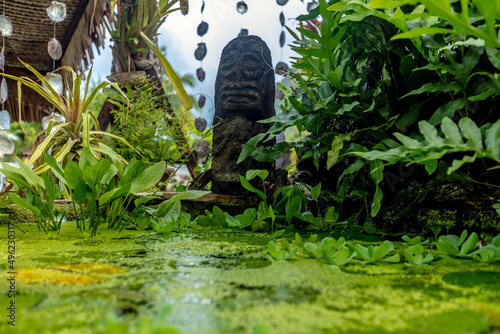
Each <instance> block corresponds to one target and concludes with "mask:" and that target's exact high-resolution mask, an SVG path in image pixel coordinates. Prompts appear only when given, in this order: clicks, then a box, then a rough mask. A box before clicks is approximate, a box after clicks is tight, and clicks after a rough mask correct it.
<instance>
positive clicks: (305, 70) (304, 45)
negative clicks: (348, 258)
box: [239, 0, 500, 220]
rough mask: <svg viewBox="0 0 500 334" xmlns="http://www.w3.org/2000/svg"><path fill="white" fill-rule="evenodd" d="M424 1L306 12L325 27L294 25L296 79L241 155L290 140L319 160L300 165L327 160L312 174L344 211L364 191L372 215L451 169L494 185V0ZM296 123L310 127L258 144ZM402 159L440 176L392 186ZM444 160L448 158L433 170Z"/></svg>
mask: <svg viewBox="0 0 500 334" xmlns="http://www.w3.org/2000/svg"><path fill="white" fill-rule="evenodd" d="M421 3H422V4H416V1H368V0H341V1H339V0H331V1H329V2H328V3H327V2H326V1H325V0H320V1H319V6H318V7H317V8H316V9H314V10H312V11H311V12H310V13H309V14H308V15H303V16H300V17H299V18H298V19H299V20H300V21H306V20H311V19H315V18H318V17H321V19H322V22H321V26H320V28H319V32H318V33H316V32H314V31H311V30H308V29H305V28H302V27H301V28H298V29H297V30H298V34H296V33H295V32H293V31H291V30H289V31H290V33H291V34H292V35H293V36H294V37H295V39H296V41H295V42H294V45H295V47H294V48H293V50H294V51H296V52H297V53H298V55H299V56H300V57H299V58H297V62H296V63H295V64H294V65H293V67H294V70H293V71H290V72H289V75H290V76H291V77H292V78H293V80H294V81H296V82H297V84H298V88H297V89H295V90H293V91H287V90H286V89H284V87H283V86H281V88H282V89H283V90H284V94H285V102H284V104H283V105H282V106H281V109H282V111H283V112H282V113H281V114H277V115H276V116H274V117H272V118H270V119H268V120H265V121H264V122H266V123H274V124H273V126H272V127H271V128H270V130H269V131H268V132H267V133H265V134H259V135H257V136H256V137H254V138H252V139H251V140H250V141H249V142H248V143H247V144H246V145H245V147H244V148H243V150H242V153H241V155H240V159H239V161H242V160H244V159H246V158H247V157H249V156H251V157H253V158H254V159H256V160H260V161H272V160H274V159H277V158H279V157H281V156H282V155H283V154H285V153H286V152H287V151H288V150H289V149H295V151H296V152H297V153H299V155H301V159H302V160H303V161H307V160H311V162H312V163H309V164H306V163H303V165H305V166H307V167H308V168H316V169H318V170H319V171H320V172H319V173H314V174H315V175H318V177H316V178H315V179H314V178H313V181H315V182H316V183H317V182H320V181H321V182H322V184H323V188H324V190H326V191H331V192H333V196H332V197H333V198H334V199H335V201H337V202H338V204H337V205H338V206H339V207H340V209H341V210H337V211H338V212H341V213H342V202H343V201H344V200H345V198H353V197H357V198H361V199H362V202H364V203H365V208H366V212H367V213H369V216H371V217H375V216H376V215H377V214H378V213H379V211H380V210H381V208H382V199H383V197H384V195H385V196H388V195H390V199H389V201H388V202H393V203H395V204H394V207H396V208H397V210H399V211H401V212H403V211H405V210H407V208H406V205H412V204H414V203H417V202H422V200H423V199H424V197H425V196H427V195H429V191H432V190H433V189H438V187H439V186H440V185H442V182H443V181H444V182H446V181H447V180H453V178H451V177H450V178H448V179H446V178H445V177H444V178H443V175H444V176H446V174H456V173H457V172H468V174H469V175H468V176H467V177H466V178H464V179H463V180H465V181H467V182H481V183H485V184H491V185H497V186H498V178H497V177H495V176H494V171H493V170H492V169H493V168H497V167H498V163H499V158H500V151H499V150H500V145H499V144H498V143H499V142H498V140H499V139H498V138H499V135H498V134H499V124H500V123H498V122H497V120H498V114H496V113H494V112H492V111H493V110H494V108H495V107H496V104H497V103H498V102H497V101H498V93H499V92H500V90H499V87H500V86H499V85H498V82H499V81H498V75H499V73H500V71H499V69H500V52H499V51H498V49H499V47H500V45H499V43H498V40H497V37H496V36H497V33H498V28H497V27H496V26H495V19H496V15H497V14H496V13H497V9H496V7H495V6H496V2H487V1H474V2H470V1H467V0H461V1H452V2H450V1H447V0H444V1H436V0H423V1H421ZM378 8H382V9H378ZM450 26H451V27H453V29H450ZM289 127H297V128H298V129H299V131H302V132H305V131H307V132H309V133H311V135H310V136H307V137H305V138H303V139H301V140H299V141H296V142H283V143H278V144H276V145H274V146H270V147H263V146H259V143H261V142H265V141H267V140H269V139H272V138H274V137H276V136H277V135H278V134H280V133H282V132H283V131H284V130H285V129H287V128H289ZM393 132H398V134H397V135H396V137H397V139H399V141H400V142H401V143H398V142H396V141H395V140H394V139H393V136H392V133H393ZM476 160H481V161H478V163H475V164H472V166H470V167H469V168H468V169H467V170H465V169H464V168H462V165H463V164H465V163H468V164H469V165H471V163H472V162H474V161H476ZM396 162H402V163H403V166H406V164H407V163H411V162H418V163H422V164H425V167H426V169H427V172H428V173H429V174H432V173H433V172H434V171H436V170H439V171H440V174H439V177H441V180H440V181H441V182H434V181H435V180H436V179H437V177H438V175H437V173H434V174H432V175H431V176H430V177H428V176H426V175H425V172H424V173H421V175H418V177H419V178H420V179H421V180H422V182H421V183H419V184H418V185H410V184H408V183H409V182H411V181H407V183H406V184H404V186H406V187H407V188H406V190H398V191H399V192H397V191H396V190H395V189H391V188H393V184H391V181H390V179H389V177H388V175H391V174H390V173H391V172H393V171H394V170H397V168H398V167H397V166H396V165H394V164H395V163H396ZM439 162H443V163H444V164H443V168H441V167H440V168H439V169H437V166H438V165H439ZM393 165H394V166H393ZM313 166H315V167H313ZM299 169H300V168H299ZM442 172H444V173H442ZM397 177H398V178H397V179H396V180H398V181H401V180H403V181H404V180H405V178H404V177H400V176H399V174H398V176H397ZM412 178H416V175H413V177H412ZM472 178H474V179H472ZM458 179H459V178H457V177H454V180H458ZM463 180H462V181H463ZM447 182H452V181H447ZM400 188H402V187H400ZM389 190H391V192H389ZM436 191H437V190H436ZM396 193H397V194H398V196H397V199H398V200H397V201H392V200H391V199H394V198H396ZM401 193H402V195H401V196H399V194H401ZM393 203H390V205H392V204H393ZM402 203H403V204H404V205H402ZM390 205H388V206H386V207H384V208H383V211H387V210H389V209H390V208H391V207H390ZM358 215H359V213H358V214H357V216H358ZM342 218H343V219H345V218H346V217H344V216H343V217H342ZM367 220H370V217H368V218H367Z"/></svg>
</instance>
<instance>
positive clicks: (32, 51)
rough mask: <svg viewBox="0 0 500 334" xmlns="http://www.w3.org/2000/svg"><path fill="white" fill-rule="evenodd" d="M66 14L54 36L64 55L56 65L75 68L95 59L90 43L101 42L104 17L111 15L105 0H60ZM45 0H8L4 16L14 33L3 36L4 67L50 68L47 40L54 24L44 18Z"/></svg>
mask: <svg viewBox="0 0 500 334" xmlns="http://www.w3.org/2000/svg"><path fill="white" fill-rule="evenodd" d="M59 2H63V3H65V4H66V9H67V17H66V20H64V21H63V22H61V23H57V24H56V38H57V39H58V40H59V41H60V42H61V44H62V47H63V58H62V59H60V60H58V61H56V68H57V67H59V66H61V65H69V66H71V67H73V68H74V69H75V70H79V69H82V66H81V64H82V61H83V65H84V66H85V67H86V66H88V65H89V62H90V61H92V59H93V58H94V55H93V50H92V44H95V45H96V47H97V49H98V48H99V47H101V46H103V45H104V25H103V20H104V17H105V16H108V17H109V15H112V14H111V12H110V11H109V3H108V0H63V1H61V0H60V1H59ZM50 5H51V1H47V0H9V1H7V6H6V15H7V16H8V17H9V18H10V20H11V21H12V25H13V27H14V32H13V35H12V36H9V37H6V38H5V57H6V66H9V67H21V68H23V67H24V66H23V65H22V64H21V63H20V62H19V61H18V59H21V60H22V61H24V62H26V63H29V64H30V65H31V66H33V67H34V68H36V69H37V70H38V71H41V72H46V71H52V65H53V64H52V59H51V58H50V56H49V55H48V53H47V43H48V41H49V40H50V39H51V38H52V37H53V35H54V25H53V24H52V22H51V21H50V19H49V18H48V17H47V13H46V10H45V9H46V8H47V7H48V6H50Z"/></svg>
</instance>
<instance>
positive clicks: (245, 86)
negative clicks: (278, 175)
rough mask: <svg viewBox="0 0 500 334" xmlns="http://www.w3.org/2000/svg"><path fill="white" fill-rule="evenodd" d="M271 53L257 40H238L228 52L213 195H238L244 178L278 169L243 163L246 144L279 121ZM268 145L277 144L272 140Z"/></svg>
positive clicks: (218, 105)
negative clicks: (274, 118)
mask: <svg viewBox="0 0 500 334" xmlns="http://www.w3.org/2000/svg"><path fill="white" fill-rule="evenodd" d="M271 64H272V60H271V51H270V50H269V48H268V47H267V45H266V43H265V42H264V41H263V40H262V39H261V38H259V37H257V36H245V37H237V38H235V39H233V40H232V41H231V42H229V43H228V44H227V45H226V47H225V48H224V50H222V55H221V60H220V64H219V70H218V72H217V78H216V81H215V119H214V123H215V124H218V125H217V126H216V127H215V128H214V135H213V162H212V179H213V181H215V182H212V190H213V191H214V192H216V193H224V194H238V193H240V191H241V190H242V188H241V186H240V180H239V177H238V174H240V175H243V176H244V175H245V173H246V171H247V170H249V169H267V170H274V163H269V162H259V161H256V160H254V159H252V158H247V159H246V160H245V161H243V162H241V163H240V164H237V161H238V157H239V155H240V153H241V149H242V147H243V145H244V144H245V143H246V142H247V141H248V140H249V139H250V138H252V137H253V136H255V135H257V134H259V133H262V132H266V131H267V130H268V129H269V127H270V125H269V124H262V123H257V121H259V120H262V119H266V118H269V117H272V116H274V114H275V112H274V95H275V92H274V69H273V66H272V65H271ZM268 144H270V145H271V144H274V143H272V142H271V141H270V142H269V143H268Z"/></svg>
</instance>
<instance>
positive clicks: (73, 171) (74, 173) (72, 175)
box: [64, 161, 83, 189]
mask: <svg viewBox="0 0 500 334" xmlns="http://www.w3.org/2000/svg"><path fill="white" fill-rule="evenodd" d="M64 178H65V179H66V183H67V185H68V187H69V188H70V189H75V187H76V184H77V183H78V182H79V181H80V180H82V179H83V173H82V170H81V169H80V167H78V165H77V164H76V163H75V162H74V161H70V162H68V163H67V164H66V169H65V170H64Z"/></svg>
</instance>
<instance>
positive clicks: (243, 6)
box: [236, 1, 248, 37]
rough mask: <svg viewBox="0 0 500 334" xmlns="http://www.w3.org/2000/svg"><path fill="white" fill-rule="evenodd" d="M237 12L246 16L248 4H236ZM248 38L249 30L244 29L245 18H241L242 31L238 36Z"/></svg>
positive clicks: (240, 2)
mask: <svg viewBox="0 0 500 334" xmlns="http://www.w3.org/2000/svg"><path fill="white" fill-rule="evenodd" d="M236 11H237V12H238V13H240V14H241V15H243V14H245V13H246V12H248V5H247V4H246V2H245V1H238V2H237V3H236ZM245 36H248V29H244V28H243V16H242V18H241V30H240V33H239V34H238V37H245Z"/></svg>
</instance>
